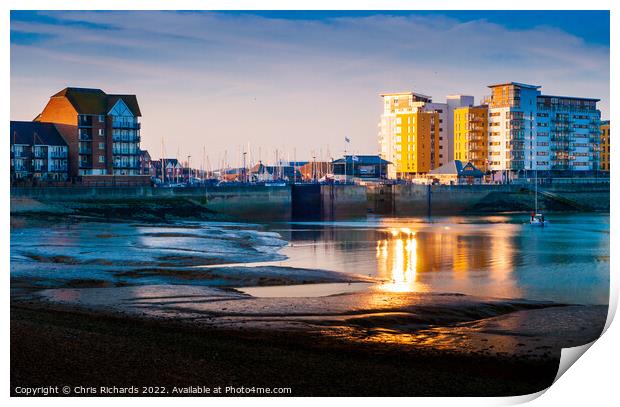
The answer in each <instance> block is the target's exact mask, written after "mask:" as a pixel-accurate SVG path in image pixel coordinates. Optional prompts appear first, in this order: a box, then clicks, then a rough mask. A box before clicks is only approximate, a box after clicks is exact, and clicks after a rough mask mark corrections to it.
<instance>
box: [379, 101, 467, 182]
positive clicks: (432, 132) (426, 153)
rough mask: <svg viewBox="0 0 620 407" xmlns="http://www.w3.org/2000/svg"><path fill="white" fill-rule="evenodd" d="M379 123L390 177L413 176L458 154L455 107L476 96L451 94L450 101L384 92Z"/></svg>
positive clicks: (448, 160)
mask: <svg viewBox="0 0 620 407" xmlns="http://www.w3.org/2000/svg"><path fill="white" fill-rule="evenodd" d="M381 97H382V98H383V114H382V115H381V121H380V123H379V147H380V148H379V149H380V153H381V157H382V158H383V159H385V160H387V161H389V162H391V163H392V165H391V166H390V168H389V172H388V176H389V178H399V179H410V178H413V177H417V176H419V175H422V174H425V173H427V172H428V171H430V170H432V169H433V168H438V167H440V166H441V165H445V164H446V163H448V162H450V161H451V160H452V159H453V157H454V126H453V125H452V122H453V111H454V109H456V108H458V107H461V106H469V105H472V104H473V97H471V96H464V95H450V96H448V98H447V102H446V103H437V102H433V101H432V99H431V97H430V96H426V95H423V94H420V93H415V92H401V93H383V94H381Z"/></svg>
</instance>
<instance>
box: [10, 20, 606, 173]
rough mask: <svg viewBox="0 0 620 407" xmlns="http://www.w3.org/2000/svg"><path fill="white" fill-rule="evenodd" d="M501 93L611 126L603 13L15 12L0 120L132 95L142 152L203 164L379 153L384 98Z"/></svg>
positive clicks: (477, 96)
mask: <svg viewBox="0 0 620 407" xmlns="http://www.w3.org/2000/svg"><path fill="white" fill-rule="evenodd" d="M510 81H515V82H524V83H529V84H535V85H541V86H542V92H543V93H544V94H556V95H565V96H581V97H594V98H599V99H601V102H600V103H599V109H600V110H601V112H602V117H603V118H608V117H609V92H610V90H609V13H608V12H607V11H575V12H569V11H453V12H449V11H437V12H432V11H424V12H386V11H380V12H371V11H365V12H355V11H341V12H334V11H330V12H314V11H301V12H293V11H281V12H278V11H265V12H256V11H252V12H240V11H235V12H199V11H196V12H190V11H187V12H165V11H110V12H104V11H45V12H33V11H12V12H11V119H12V120H32V119H33V118H34V117H35V116H36V115H37V114H38V113H39V112H40V111H41V110H42V109H43V107H44V106H45V104H46V103H47V101H48V99H49V96H51V95H52V94H54V93H55V92H57V91H59V90H60V89H63V88H65V87H67V86H73V87H89V88H100V89H102V90H104V91H105V92H108V93H130V94H136V95H137V97H138V101H139V104H140V109H141V111H142V119H141V121H142V130H141V132H142V134H141V135H142V148H144V149H147V150H149V152H150V154H151V156H152V157H153V158H159V157H160V156H161V154H162V152H163V154H164V155H165V156H167V157H177V158H180V159H183V160H186V159H187V156H188V155H191V157H192V158H191V161H192V163H193V164H195V163H196V162H201V164H202V163H204V165H205V166H207V165H208V166H212V167H217V166H221V165H223V164H224V163H225V164H227V165H233V166H234V165H238V164H240V162H241V159H242V158H241V157H242V152H243V151H248V153H249V160H250V161H252V162H256V161H258V160H259V159H260V160H262V161H264V162H272V161H274V159H275V157H276V154H277V156H278V157H279V158H281V159H290V160H293V159H297V160H298V161H301V160H308V159H309V158H310V157H312V156H315V157H316V159H317V160H319V159H329V158H330V157H338V156H340V155H342V154H343V150H344V149H345V147H346V148H347V151H348V152H349V153H351V152H354V153H357V154H376V153H377V150H378V147H377V133H378V127H377V124H378V122H379V119H380V115H381V109H382V104H381V98H380V97H379V94H380V93H382V92H400V91H414V92H419V93H423V94H426V95H431V96H432V97H433V101H435V102H442V101H445V97H446V95H449V94H466V95H473V96H474V97H475V99H476V101H479V100H480V99H481V98H482V97H483V96H485V95H487V94H488V93H489V90H488V88H487V85H490V84H493V83H499V82H510ZM345 137H348V138H349V139H350V140H351V142H350V144H348V145H345V142H344V138H345ZM193 166H195V165H193Z"/></svg>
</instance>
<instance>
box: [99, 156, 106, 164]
mask: <svg viewBox="0 0 620 407" xmlns="http://www.w3.org/2000/svg"><path fill="white" fill-rule="evenodd" d="M99 162H100V163H104V162H105V156H103V155H100V156H99Z"/></svg>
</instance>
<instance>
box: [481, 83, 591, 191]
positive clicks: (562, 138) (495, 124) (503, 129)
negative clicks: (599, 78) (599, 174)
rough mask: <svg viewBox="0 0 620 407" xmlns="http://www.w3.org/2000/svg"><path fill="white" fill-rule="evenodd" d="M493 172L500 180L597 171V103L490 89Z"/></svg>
mask: <svg viewBox="0 0 620 407" xmlns="http://www.w3.org/2000/svg"><path fill="white" fill-rule="evenodd" d="M489 88H491V91H492V94H491V96H490V98H488V101H489V118H488V121H489V124H488V125H489V140H488V143H489V153H488V154H489V167H488V169H489V170H491V171H492V172H494V173H496V174H495V175H499V177H497V176H496V179H499V178H501V179H502V180H508V179H512V178H515V177H519V176H529V175H528V174H529V173H530V172H531V171H534V170H537V171H546V172H548V174H549V175H558V174H560V173H563V172H566V171H582V172H585V171H592V170H595V169H596V168H598V165H599V163H598V162H599V157H598V146H599V142H600V134H599V133H600V129H599V127H600V126H599V123H600V111H598V110H597V109H596V103H597V102H598V99H591V98H580V97H567V96H551V95H543V94H541V92H540V86H535V85H527V84H523V83H517V82H510V83H502V84H497V85H491V86H489Z"/></svg>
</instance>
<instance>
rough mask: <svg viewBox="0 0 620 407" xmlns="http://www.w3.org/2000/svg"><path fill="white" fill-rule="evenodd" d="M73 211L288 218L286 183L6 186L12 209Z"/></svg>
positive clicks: (109, 214) (139, 215)
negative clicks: (247, 184) (157, 186)
mask: <svg viewBox="0 0 620 407" xmlns="http://www.w3.org/2000/svg"><path fill="white" fill-rule="evenodd" d="M33 212H39V213H50V214H54V213H76V214H85V215H93V216H104V217H120V218H125V217H134V218H156V219H161V218H163V219H166V218H212V219H218V218H235V219H255V220H270V219H281V218H290V216H291V193H290V188H288V187H283V188H277V187H265V186H222V187H195V188H193V187H184V188H153V187H150V186H140V187H82V186H78V187H66V188H65V187H57V188H56V187H53V188H32V187H31V188H27V187H24V188H11V213H12V214H18V213H33Z"/></svg>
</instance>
